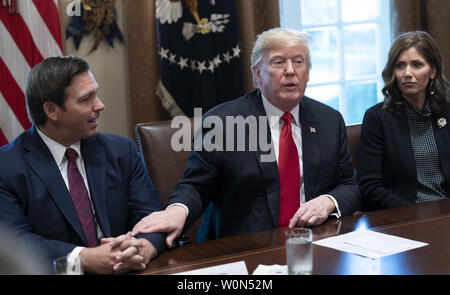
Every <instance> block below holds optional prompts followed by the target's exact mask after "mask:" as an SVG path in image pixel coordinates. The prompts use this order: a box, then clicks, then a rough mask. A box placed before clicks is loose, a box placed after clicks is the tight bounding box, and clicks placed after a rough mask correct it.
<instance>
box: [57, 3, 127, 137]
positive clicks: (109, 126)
mask: <svg viewBox="0 0 450 295" xmlns="http://www.w3.org/2000/svg"><path fill="white" fill-rule="evenodd" d="M70 2H71V1H69V0H60V1H59V3H60V14H61V22H62V23H61V31H62V33H63V36H64V37H63V39H65V30H66V27H67V25H68V24H69V21H70V17H69V16H68V15H67V14H66V9H65V8H66V7H67V5H68V4H69V3H70ZM116 10H117V14H118V20H117V23H118V25H119V28H120V30H121V32H122V34H123V35H124V37H125V42H126V41H127V37H126V32H127V28H126V23H127V22H126V3H125V1H122V0H117V1H116ZM93 44H94V39H93V38H92V37H91V36H87V37H84V38H83V40H82V42H81V44H80V47H79V49H78V50H76V49H75V45H74V43H73V39H72V38H70V39H69V40H65V44H64V45H65V54H66V55H76V56H78V57H80V58H83V59H84V60H86V61H87V62H88V63H89V66H90V69H91V72H92V73H93V74H94V77H95V79H96V80H97V82H98V84H99V86H100V91H99V98H100V99H101V100H102V101H103V103H104V104H105V110H104V111H103V112H102V114H101V116H100V120H99V127H98V130H99V131H101V132H106V133H112V134H117V135H121V136H124V137H128V138H131V135H132V133H131V130H132V129H131V119H130V118H131V115H130V103H129V90H128V52H127V47H126V43H125V44H122V43H120V41H119V40H118V39H115V40H114V48H111V47H110V46H109V45H108V44H107V43H106V42H102V43H101V44H100V46H99V47H98V49H97V50H96V51H94V52H92V53H89V51H90V49H91V47H92V45H93Z"/></svg>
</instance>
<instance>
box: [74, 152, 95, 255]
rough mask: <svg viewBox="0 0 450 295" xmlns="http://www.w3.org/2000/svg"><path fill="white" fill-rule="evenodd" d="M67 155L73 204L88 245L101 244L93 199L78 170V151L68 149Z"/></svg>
mask: <svg viewBox="0 0 450 295" xmlns="http://www.w3.org/2000/svg"><path fill="white" fill-rule="evenodd" d="M66 157H67V161H68V164H67V178H68V179H69V191H70V196H71V197H72V201H73V204H74V205H75V209H76V210H77V213H78V218H79V219H80V222H81V226H82V227H83V230H84V234H85V236H86V240H87V244H88V247H95V246H97V245H98V244H99V242H98V237H97V229H96V225H95V221H94V213H93V212H92V207H91V201H90V199H89V195H88V191H87V189H86V185H85V184H84V180H83V177H82V176H81V173H80V171H78V167H77V163H76V159H77V157H78V154H77V152H76V151H75V150H74V149H71V148H68V149H67V150H66Z"/></svg>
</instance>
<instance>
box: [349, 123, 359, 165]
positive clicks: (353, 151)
mask: <svg viewBox="0 0 450 295" xmlns="http://www.w3.org/2000/svg"><path fill="white" fill-rule="evenodd" d="M360 137H361V124H353V125H348V126H347V140H348V146H349V149H350V155H351V156H352V162H353V168H355V169H356V167H357V166H358V165H357V164H358V151H359V141H360Z"/></svg>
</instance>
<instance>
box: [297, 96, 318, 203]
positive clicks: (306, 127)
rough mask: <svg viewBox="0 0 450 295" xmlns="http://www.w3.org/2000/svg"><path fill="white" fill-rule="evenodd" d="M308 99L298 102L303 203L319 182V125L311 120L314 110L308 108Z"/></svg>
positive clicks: (311, 195)
mask: <svg viewBox="0 0 450 295" xmlns="http://www.w3.org/2000/svg"><path fill="white" fill-rule="evenodd" d="M308 100H309V98H307V97H305V96H304V97H303V98H302V100H301V102H300V107H299V112H300V114H299V116H300V124H301V129H302V149H303V150H302V155H303V159H302V161H303V175H302V177H303V182H304V187H305V201H308V200H309V199H310V198H311V197H313V193H314V192H315V188H316V186H317V184H318V182H319V180H318V179H317V176H318V173H319V167H320V165H319V164H320V152H319V145H318V134H319V133H320V129H319V125H318V124H317V122H316V121H315V120H314V118H313V114H314V110H311V109H310V108H309V106H310V104H309V101H308Z"/></svg>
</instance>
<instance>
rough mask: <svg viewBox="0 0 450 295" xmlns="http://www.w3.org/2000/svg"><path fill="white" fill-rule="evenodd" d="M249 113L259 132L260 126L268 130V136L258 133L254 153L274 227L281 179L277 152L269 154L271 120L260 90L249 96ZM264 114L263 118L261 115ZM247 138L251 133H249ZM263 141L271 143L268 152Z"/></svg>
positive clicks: (275, 225)
mask: <svg viewBox="0 0 450 295" xmlns="http://www.w3.org/2000/svg"><path fill="white" fill-rule="evenodd" d="M248 99H249V114H250V115H253V116H255V117H256V120H257V121H258V122H257V126H258V132H259V131H260V128H263V129H262V131H264V128H265V129H266V131H267V132H264V133H265V134H266V138H262V139H261V138H259V133H258V139H259V141H258V145H257V146H258V148H257V150H256V151H255V152H254V153H253V155H254V156H255V158H256V162H257V163H258V168H259V171H260V174H261V177H262V179H263V183H264V190H265V192H266V198H267V203H268V205H269V210H270V213H271V215H272V223H273V226H274V227H277V226H278V210H279V206H280V181H279V175H278V165H277V162H276V158H275V153H274V152H273V157H271V156H269V154H270V151H273V145H272V137H271V133H270V127H269V122H268V120H267V115H266V112H265V110H264V106H263V103H262V99H261V95H260V94H259V91H257V92H253V95H252V96H250V97H249V98H248ZM261 116H263V118H262V119H260V117H261ZM247 138H249V135H248V133H247ZM261 141H263V142H264V144H265V145H266V144H270V146H271V148H270V150H269V151H267V152H263V151H261V149H260V148H261V145H260V142H261Z"/></svg>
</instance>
